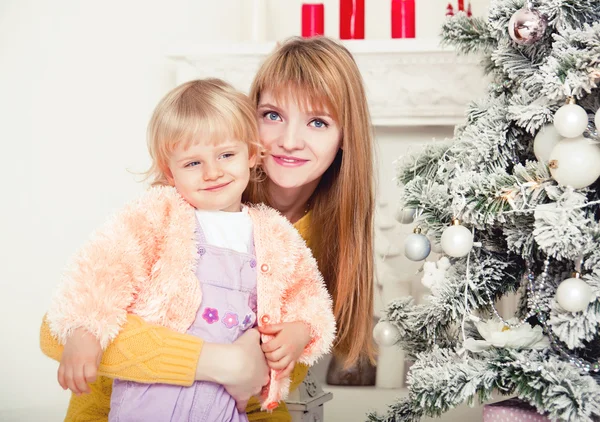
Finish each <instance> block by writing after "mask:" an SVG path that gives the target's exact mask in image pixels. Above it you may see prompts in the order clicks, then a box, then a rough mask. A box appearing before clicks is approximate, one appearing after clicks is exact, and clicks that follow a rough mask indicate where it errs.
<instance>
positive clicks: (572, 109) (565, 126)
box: [554, 104, 588, 138]
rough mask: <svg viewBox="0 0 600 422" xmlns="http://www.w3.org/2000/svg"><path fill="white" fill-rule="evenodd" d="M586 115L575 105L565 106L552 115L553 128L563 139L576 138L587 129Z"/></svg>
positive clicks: (581, 108)
mask: <svg viewBox="0 0 600 422" xmlns="http://www.w3.org/2000/svg"><path fill="white" fill-rule="evenodd" d="M587 125H588V115H587V113H586V111H585V110H584V109H583V107H581V106H579V105H577V104H565V105H564V106H562V107H561V108H559V109H558V110H556V113H555V114H554V127H555V128H556V130H557V131H558V133H560V134H561V135H562V136H564V137H565V138H577V137H578V136H581V134H583V132H584V131H585V130H586V129H587Z"/></svg>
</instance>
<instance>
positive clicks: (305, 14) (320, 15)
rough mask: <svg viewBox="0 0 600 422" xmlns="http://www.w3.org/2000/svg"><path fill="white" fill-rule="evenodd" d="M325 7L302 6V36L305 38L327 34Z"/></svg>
mask: <svg viewBox="0 0 600 422" xmlns="http://www.w3.org/2000/svg"><path fill="white" fill-rule="evenodd" d="M324 16H325V7H324V6H323V3H306V4H303V5H302V36H303V37H304V38H308V37H314V36H316V35H324V34H325V21H324Z"/></svg>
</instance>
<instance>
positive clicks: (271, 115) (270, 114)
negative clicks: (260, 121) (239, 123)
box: [264, 111, 281, 121]
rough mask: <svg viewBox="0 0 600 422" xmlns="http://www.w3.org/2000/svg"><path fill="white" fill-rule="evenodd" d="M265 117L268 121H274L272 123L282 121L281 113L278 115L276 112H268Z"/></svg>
mask: <svg viewBox="0 0 600 422" xmlns="http://www.w3.org/2000/svg"><path fill="white" fill-rule="evenodd" d="M264 117H266V118H267V119H269V120H272V121H277V120H280V119H281V117H280V116H279V113H276V112H274V111H267V112H266V113H265V114H264Z"/></svg>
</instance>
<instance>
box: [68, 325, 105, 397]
mask: <svg viewBox="0 0 600 422" xmlns="http://www.w3.org/2000/svg"><path fill="white" fill-rule="evenodd" d="M101 359H102V347H100V342H99V341H98V340H97V339H96V338H95V337H94V336H93V335H91V334H90V333H88V332H87V331H86V330H84V329H82V328H78V329H76V330H75V331H73V334H71V336H70V337H69V338H68V339H67V343H66V344H65V348H64V350H63V353H62V358H61V360H60V366H59V367H58V383H59V384H60V386H61V387H62V388H63V390H66V389H67V388H68V389H69V390H71V391H72V392H73V393H75V394H82V393H89V392H90V391H91V390H90V387H89V386H88V384H90V383H92V382H94V381H96V377H97V375H98V367H99V366H100V360H101Z"/></svg>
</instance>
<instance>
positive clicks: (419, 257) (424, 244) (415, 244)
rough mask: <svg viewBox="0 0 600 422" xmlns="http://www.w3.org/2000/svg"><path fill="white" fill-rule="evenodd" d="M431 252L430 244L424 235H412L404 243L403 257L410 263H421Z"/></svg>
mask: <svg viewBox="0 0 600 422" xmlns="http://www.w3.org/2000/svg"><path fill="white" fill-rule="evenodd" d="M430 252H431V243H430V242H429V239H427V237H426V236H425V235H422V234H421V233H413V234H410V235H408V236H407V237H406V240H405V241H404V255H405V256H406V257H407V258H408V259H410V260H411V261H423V260H424V259H425V258H427V257H428V256H429V253H430Z"/></svg>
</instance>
